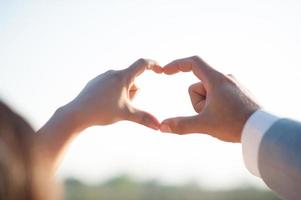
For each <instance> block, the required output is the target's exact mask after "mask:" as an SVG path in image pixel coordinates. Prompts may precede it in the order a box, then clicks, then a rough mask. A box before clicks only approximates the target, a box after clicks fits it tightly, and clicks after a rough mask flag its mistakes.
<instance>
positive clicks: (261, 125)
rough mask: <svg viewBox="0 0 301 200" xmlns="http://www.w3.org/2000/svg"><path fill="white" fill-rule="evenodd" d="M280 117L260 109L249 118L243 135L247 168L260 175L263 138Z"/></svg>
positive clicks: (243, 149) (242, 140)
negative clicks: (259, 162) (259, 160)
mask: <svg viewBox="0 0 301 200" xmlns="http://www.w3.org/2000/svg"><path fill="white" fill-rule="evenodd" d="M278 119H279V117H276V116H274V115H272V114H269V113H267V112H265V111H263V110H258V111H256V112H255V113H253V114H252V115H251V117H250V118H249V119H248V120H247V122H246V124H245V126H244V128H243V131H242V136H241V143H242V151H243V158H244V162H245V165H246V167H247V169H248V170H249V171H250V172H251V173H252V174H253V175H255V176H258V177H260V172H259V169H258V152H259V146H260V143H261V139H262V137H263V135H264V134H265V133H266V132H267V131H268V129H269V128H270V127H271V126H272V125H273V124H274V123H275V122H276V121H277V120H278Z"/></svg>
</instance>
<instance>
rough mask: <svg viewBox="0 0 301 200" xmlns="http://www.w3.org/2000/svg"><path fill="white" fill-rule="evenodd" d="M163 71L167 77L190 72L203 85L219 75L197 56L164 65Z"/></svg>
mask: <svg viewBox="0 0 301 200" xmlns="http://www.w3.org/2000/svg"><path fill="white" fill-rule="evenodd" d="M163 70H164V73H165V74H169V75H171V74H175V73H178V72H189V71H192V72H193V73H194V75H195V76H196V77H197V78H199V79H200V80H202V81H203V82H204V83H205V84H208V83H210V82H211V81H212V80H213V78H214V75H216V74H217V73H219V72H217V71H216V70H215V69H213V68H212V67H210V66H209V65H208V64H207V63H206V62H204V61H203V60H202V59H201V58H199V57H198V56H192V57H188V58H182V59H178V60H174V61H172V62H171V63H169V64H167V65H165V66H164V68H163Z"/></svg>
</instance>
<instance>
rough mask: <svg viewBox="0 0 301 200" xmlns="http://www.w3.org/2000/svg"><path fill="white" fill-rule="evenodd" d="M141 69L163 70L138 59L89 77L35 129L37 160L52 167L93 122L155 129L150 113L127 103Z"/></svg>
mask: <svg viewBox="0 0 301 200" xmlns="http://www.w3.org/2000/svg"><path fill="white" fill-rule="evenodd" d="M145 70H153V71H154V72H156V73H162V71H163V69H162V68H161V67H160V66H159V65H157V64H156V63H155V62H154V61H151V60H146V59H139V60H138V61H136V62H135V63H134V64H132V65H131V66H130V67H129V68H126V69H124V70H119V71H113V70H111V71H108V72H106V73H104V74H101V75H99V76H97V77H96V78H94V79H93V80H91V81H90V82H89V83H88V84H87V85H86V87H85V88H84V89H83V90H82V91H81V92H80V94H79V95H78V96H77V97H76V98H75V99H74V100H73V101H71V102H70V103H68V104H67V105H65V106H63V107H61V108H59V109H58V110H57V111H56V112H55V113H54V115H53V116H52V117H51V118H50V119H49V121H48V122H47V123H46V124H45V125H44V126H43V127H42V128H41V129H40V130H39V131H38V135H37V146H36V148H37V150H36V152H38V156H39V159H43V162H44V163H46V162H47V165H49V167H50V168H51V169H53V170H54V169H55V168H56V166H57V164H58V162H59V160H60V158H61V156H62V155H63V154H64V150H65V149H66V147H67V146H68V144H69V143H70V142H71V141H72V139H73V138H74V137H75V136H76V135H77V133H78V132H80V131H82V130H84V129H85V128H88V127H90V126H93V125H107V124H112V123H114V122H117V121H120V120H129V121H133V122H136V123H139V124H142V125H144V126H147V127H149V128H152V129H155V130H158V129H159V127H160V123H159V122H158V120H157V119H156V118H155V117H154V116H152V115H151V114H149V113H147V112H145V111H142V110H138V109H137V108H135V107H133V106H132V105H131V100H132V99H133V98H134V96H135V94H136V92H137V90H138V88H137V87H136V85H135V78H136V77H137V76H139V75H140V74H141V73H143V72H144V71H145Z"/></svg>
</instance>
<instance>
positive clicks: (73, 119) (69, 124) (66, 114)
mask: <svg viewBox="0 0 301 200" xmlns="http://www.w3.org/2000/svg"><path fill="white" fill-rule="evenodd" d="M54 119H55V120H56V121H59V123H61V124H62V125H63V126H64V129H66V132H69V133H77V132H80V131H82V130H84V129H85V128H86V127H85V126H84V123H83V120H82V119H81V114H80V112H79V111H77V109H75V108H73V106H72V105H71V104H67V105H65V106H62V107H60V108H58V109H57V110H56V111H55V113H54Z"/></svg>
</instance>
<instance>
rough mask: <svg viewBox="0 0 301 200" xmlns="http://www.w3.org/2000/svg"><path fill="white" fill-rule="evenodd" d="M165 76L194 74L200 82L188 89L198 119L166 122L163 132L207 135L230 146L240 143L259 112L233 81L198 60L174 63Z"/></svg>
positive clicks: (172, 119)
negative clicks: (182, 73) (242, 135)
mask: <svg viewBox="0 0 301 200" xmlns="http://www.w3.org/2000/svg"><path fill="white" fill-rule="evenodd" d="M163 71H164V73H165V74H170V75H171V74H175V73H178V72H180V71H182V72H188V71H192V72H193V73H194V74H195V76H196V77H197V78H199V79H200V82H198V83H196V84H193V85H191V86H190V87H189V95H190V98H191V103H192V105H193V108H194V110H195V111H196V112H197V113H198V114H197V115H195V116H189V117H176V118H170V119H166V120H164V121H163V122H162V123H161V127H160V129H161V131H162V132H173V133H178V134H187V133H206V134H209V135H211V136H213V137H216V138H219V139H220V140H223V141H227V142H240V140H241V132H242V129H243V126H244V124H245V122H246V121H247V119H248V118H249V117H250V116H251V114H252V113H254V112H255V111H256V110H258V109H259V108H260V106H259V105H258V104H257V103H255V101H254V100H252V99H251V98H250V96H249V95H248V94H247V92H246V91H245V90H244V89H243V88H242V86H241V85H240V84H239V83H238V82H237V81H236V80H235V79H234V78H233V76H230V75H228V76H226V75H223V74H222V73H220V72H218V71H216V70H215V69H213V68H211V67H210V66H209V65H208V64H207V63H205V62H204V61H203V60H202V59H200V58H199V57H197V56H193V57H190V58H184V59H179V60H175V61H173V62H171V63H169V64H168V65H166V66H165V67H164V68H163Z"/></svg>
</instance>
